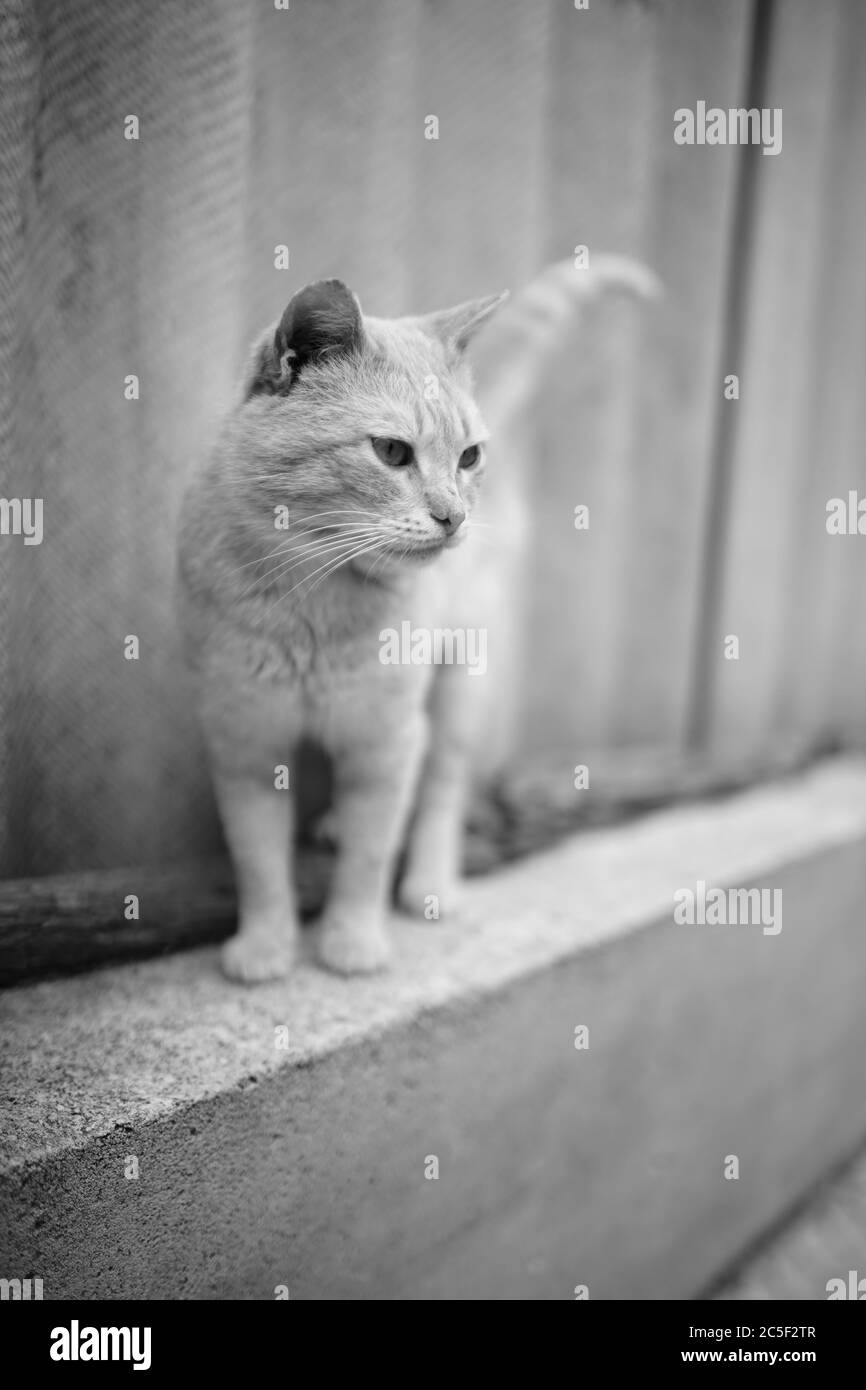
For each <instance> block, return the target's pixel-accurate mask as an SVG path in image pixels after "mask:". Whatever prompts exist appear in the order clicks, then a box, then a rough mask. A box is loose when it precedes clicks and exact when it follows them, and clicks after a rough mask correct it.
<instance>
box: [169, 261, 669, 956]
mask: <svg viewBox="0 0 866 1390" xmlns="http://www.w3.org/2000/svg"><path fill="white" fill-rule="evenodd" d="M608 285H624V286H626V287H629V288H631V289H634V290H637V291H638V292H643V293H649V292H651V291H652V285H651V280H650V277H649V276H648V274H647V273H646V272H644V271H642V270H641V269H640V268H639V267H637V266H634V265H633V264H632V263H630V262H628V261H625V260H621V259H619V258H612V257H607V258H604V260H603V261H599V262H598V264H597V266H596V267H594V268H593V270H592V271H591V272H590V271H587V270H577V269H575V268H574V267H573V266H572V265H571V264H570V263H562V264H559V265H556V266H552V267H550V268H549V269H548V270H547V271H545V272H544V273H543V274H542V275H541V276H540V277H539V278H538V279H537V280H536V281H534V282H533V283H532V284H531V285H530V286H529V287H528V289H527V290H525V291H524V292H523V293H522V294H521V295H519V296H517V298H516V299H515V300H513V301H512V302H511V303H509V304H508V305H507V306H506V307H505V308H501V307H500V306H501V305H502V303H503V300H504V299H505V297H506V296H504V295H499V296H493V297H491V298H486V299H479V300H474V301H471V302H469V303H466V304H461V305H459V306H458V307H457V308H454V309H448V310H444V311H441V312H438V313H433V314H429V315H426V316H422V317H417V318H402V319H392V320H384V319H375V318H370V317H367V316H366V315H362V313H361V308H360V305H359V304H358V301H357V299H356V298H355V296H354V295H353V294H352V293H351V292H350V291H349V290H348V289H347V288H346V286H345V285H344V284H342V283H341V282H340V281H339V280H323V281H319V282H317V283H315V284H312V285H308V286H307V287H306V288H305V289H302V290H301V291H300V292H299V293H298V294H296V295H295V296H294V298H293V299H292V300H291V302H290V303H289V305H288V306H287V308H286V310H285V312H284V313H283V316H282V318H281V319H280V321H279V323H278V324H277V325H275V326H274V327H272V328H270V329H269V330H268V332H267V333H266V334H265V335H264V336H263V337H262V339H261V340H260V342H259V343H258V345H257V346H256V348H255V350H254V353H253V358H252V363H251V367H250V369H249V371H248V373H247V375H246V378H245V381H244V384H243V389H242V393H241V400H240V402H239V404H238V405H237V407H236V409H235V410H234V411H233V412H232V414H231V415H230V416H229V418H228V420H227V421H226V423H225V426H224V428H223V431H222V433H221V436H220V438H219V441H218V443H217V446H216V448H215V450H214V451H213V453H212V455H211V457H210V458H209V459H208V460H207V461H206V462H205V463H204V465H203V467H202V468H201V469H200V470H199V471H198V473H197V475H196V476H195V477H194V479H193V481H192V484H191V486H190V488H189V491H188V493H187V496H186V499H185V502H184V507H183V514H182V521H181V533H180V577H181V582H180V606H181V618H182V624H183V629H184V632H185V636H186V641H187V650H188V653H189V658H190V661H191V664H192V667H193V669H194V671H195V673H196V683H197V690H198V701H199V708H200V715H201V720H202V726H203V730H204V735H205V741H206V744H207V748H208V751H209V756H210V760H211V767H212V774H213V782H214V787H215V791H216V797H217V802H218V806H219V811H220V815H221V818H222V823H223V826H224V829H225V834H226V839H227V841H228V846H229V850H230V852H231V856H232V860H233V863H234V868H235V874H236V879H237V889H238V903H239V921H238V930H237V934H236V935H235V936H234V937H233V938H232V939H231V940H230V941H228V942H227V943H226V945H225V947H224V949H223V956H222V960H223V967H224V970H225V972H226V973H227V974H228V975H229V976H230V977H232V978H233V979H237V980H242V981H246V982H250V983H251V982H255V981H264V980H270V979H274V978H277V977H280V976H282V975H284V974H285V973H286V972H287V971H288V970H289V968H290V966H291V963H292V960H293V957H294V954H295V951H296V948H297V940H298V928H297V918H296V908H295V898H294V889H293V883H292V868H291V862H290V861H291V849H292V838H293V811H292V797H291V794H290V792H289V791H287V790H285V789H284V787H283V786H282V782H281V779H280V777H279V775H278V772H277V769H278V768H280V767H281V766H284V765H287V764H288V763H289V759H290V755H291V751H292V749H293V747H294V746H295V745H296V744H297V742H298V741H299V740H300V739H301V738H302V737H305V738H312V739H313V740H315V741H316V742H318V743H319V744H320V745H321V746H323V747H324V749H325V750H326V751H327V752H328V753H329V754H330V756H331V758H332V761H333V766H334V788H335V802H336V805H335V813H336V829H337V840H338V845H339V855H338V860H337V866H336V870H335V877H334V882H333V886H332V891H331V895H330V899H329V902H328V904H327V907H326V909H325V913H324V916H323V919H322V922H321V924H320V926H319V931H318V943H317V945H318V956H319V959H320V960H321V962H322V963H323V964H324V965H326V966H328V967H329V968H330V969H332V970H336V971H339V972H342V973H347V974H348V973H354V972H366V971H374V970H378V969H380V968H381V967H383V966H384V965H385V964H386V963H387V960H388V954H389V941H388V936H387V933H386V930H385V919H386V916H387V911H388V906H389V899H390V892H391V887H392V880H393V875H394V870H395V863H396V859H397V856H398V853H399V851H400V848H401V846H402V845H403V844H404V843H405V845H406V867H405V872H404V874H403V878H402V882H401V884H400V885H399V890H398V896H399V902H400V904H401V905H402V907H403V908H404V909H405V910H406V911H408V912H410V913H412V914H414V915H416V916H417V917H419V918H422V919H423V917H424V916H425V906H427V905H429V904H431V903H435V904H436V911H437V912H438V913H439V914H445V913H448V912H451V911H452V910H453V908H454V902H455V899H456V893H457V888H458V881H459V870H460V845H461V829H462V821H463V814H464V807H465V804H466V799H467V794H468V789H469V785H470V779H471V776H472V773H473V768H474V767H477V765H478V764H479V754H480V755H481V760H482V761H483V759H484V757H485V756H486V758H487V761H488V762H491V761H492V760H494V759H495V758H496V757H497V756H499V755H500V753H501V751H502V750H503V749H504V747H505V746H506V745H507V738H508V727H507V726H508V719H509V716H510V714H511V712H512V710H513V700H512V698H511V692H513V688H514V682H515V680H516V677H517V672H518V669H519V653H518V650H517V644H516V641H515V632H514V629H515V626H516V624H515V618H516V615H517V612H518V609H519V582H518V574H519V565H520V556H521V553H522V549H523V541H524V534H525V528H524V522H525V508H524V506H523V505H522V501H521V495H520V488H519V481H518V479H519V471H518V469H517V468H516V466H515V463H514V461H513V460H510V459H509V458H508V453H509V443H508V432H507V429H506V426H507V425H508V424H509V422H510V421H511V420H513V419H514V418H516V417H517V414H518V412H519V410H520V408H521V406H522V404H523V403H524V402H525V400H526V398H527V396H528V395H529V394H530V393H531V391H532V390H533V389H534V386H535V385H536V383H537V382H538V380H539V379H540V377H541V376H542V374H543V371H544V366H545V364H546V362H547V361H548V360H549V357H550V355H551V354H552V353H553V352H555V351H556V348H557V347H558V345H559V343H560V342H561V339H562V337H563V335H564V332H565V330H566V328H567V327H568V325H569V322H570V319H571V316H572V313H573V311H574V309H575V306H576V305H578V304H579V303H580V302H581V301H582V300H583V299H584V298H585V297H586V295H587V294H591V293H594V292H596V291H598V290H600V289H604V288H605V287H607V286H608ZM493 315H496V318H495V320H494V322H493V323H491V325H490V327H489V328H487V329H482V326H483V325H484V324H485V323H486V321H487V320H488V319H490V318H491V316H493ZM476 333H478V334H479V339H478V342H477V344H476V345H475V353H476V363H475V365H476V368H477V369H478V373H479V376H480V379H481V390H480V394H481V396H482V398H483V399H484V401H485V414H486V415H487V417H488V420H489V422H490V424H491V426H493V427H495V429H496V430H497V431H499V432H500V434H499V437H498V438H496V439H495V440H494V441H493V446H492V449H493V456H491V458H490V460H489V462H488V439H489V432H488V425H487V424H486V423H485V418H484V416H483V415H482V412H481V409H480V407H479V404H478V403H477V400H476V396H475V394H474V393H473V387H472V381H471V377H470V369H469V365H468V353H467V349H468V348H469V344H470V341H471V340H472V339H473V337H474V336H475V335H476ZM496 454H498V457H497V456H496ZM488 474H489V477H486V476H485V475H488ZM481 496H483V499H484V505H483V507H482V506H480V505H479V498H480V497H481ZM478 517H483V521H484V523H486V527H487V529H485V530H482V531H477V532H476V529H475V528H476V520H477V518H478ZM286 519H288V525H287V529H278V527H279V526H280V525H285V523H286ZM474 532H475V534H473V533H474ZM406 624H409V627H406V626H405V625H406ZM443 631H444V634H445V635H444V639H443V642H442V643H440V647H441V650H440V652H439V654H440V656H441V655H443V654H444V655H445V661H440V662H439V663H438V664H437V663H436V662H435V661H434V660H430V659H429V658H427V657H425V652H429V651H430V650H433V651H436V650H437V648H436V645H435V641H434V643H433V645H432V647H431V643H430V641H427V642H426V644H425V642H424V641H423V640H420V639H419V640H420V645H419V646H418V647H417V648H416V649H415V650H416V659H414V660H413V659H411V650H409V659H407V645H406V641H405V640H403V641H402V645H401V643H400V642H398V643H397V645H396V646H395V645H394V637H393V634H403V635H404V638H405V634H407V633H411V634H412V636H413V640H414V638H415V635H416V634H421V635H422V638H423V635H424V634H426V635H427V636H428V638H429V637H430V635H431V634H435V633H437V632H440V633H442V632H443ZM461 634H462V638H461ZM464 639H465V641H464ZM473 639H474V640H473ZM482 639H483V640H482ZM482 648H483V651H484V657H485V661H484V665H483V666H482V664H481V663H480V662H479V661H478V660H477V657H478V655H479V653H480V652H481V650H482ZM464 649H465V652H474V654H475V658H476V660H475V664H474V666H473V665H470V664H469V662H468V660H467V661H465V662H464V664H462V665H461V664H457V663H456V662H455V661H453V660H452V661H451V662H450V663H448V664H446V662H448V656H449V655H450V656H451V657H453V656H454V655H455V654H456V655H457V656H458V657H459V656H460V654H461V651H464ZM389 651H390V656H389V655H388V653H389ZM418 651H420V653H421V659H420V660H419V659H417V654H418ZM395 653H396V659H395ZM401 657H402V659H400V658H401ZM473 677H474V678H473ZM407 834H408V838H406V836H407ZM427 915H431V914H429V913H428V914H427Z"/></svg>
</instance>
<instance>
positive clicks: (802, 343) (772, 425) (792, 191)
mask: <svg viewBox="0 0 866 1390" xmlns="http://www.w3.org/2000/svg"><path fill="white" fill-rule="evenodd" d="M846 15H847V16H848V20H849V22H848V24H846ZM851 22H852V21H851V11H850V9H848V7H846V6H845V5H844V4H843V3H840V0H832V2H831V3H828V4H825V5H822V6H821V7H820V9H818V8H817V7H816V6H814V5H811V4H809V3H808V0H789V3H786V4H781V5H776V6H775V7H774V11H773V25H772V30H771V34H770V52H769V66H768V70H767V74H766V85H765V90H764V92H763V95H762V97H761V104H762V105H764V106H766V107H769V108H781V110H782V112H783V145H782V151H781V153H779V154H777V155H773V156H764V155H762V154H758V153H757V152H756V153H755V155H754V158H755V159H756V161H757V165H758V168H757V170H756V179H755V185H754V209H753V213H754V218H755V224H754V232H753V238H754V239H753V254H752V257H751V264H750V265H749V266H747V267H745V266H744V267H741V268H740V273H741V275H747V276H748V280H747V284H746V287H745V292H746V303H747V320H746V333H745V340H744V343H743V349H742V358H741V361H740V363H738V364H737V365H736V366H732V367H731V370H734V371H737V372H738V373H739V375H740V400H739V401H737V402H731V409H732V410H733V411H735V412H736V419H735V434H734V439H735V449H734V457H733V472H732V485H731V493H730V516H729V520H728V534H727V543H726V546H725V572H724V575H723V583H722V589H721V602H720V608H719V613H718V616H717V620H716V622H715V632H714V634H713V641H714V648H715V651H716V653H717V660H716V663H715V666H714V684H713V691H712V706H713V717H712V721H711V731H712V737H713V740H714V741H715V743H716V744H717V745H718V746H719V747H722V748H724V747H728V746H733V747H736V748H737V749H739V750H741V751H744V750H745V751H751V750H754V751H757V750H758V749H760V748H762V747H764V746H765V745H767V744H771V743H773V742H774V741H775V740H776V739H777V738H778V737H779V735H780V734H782V733H787V734H790V735H796V736H797V737H807V736H808V734H809V732H810V731H811V730H812V729H816V728H818V727H820V726H821V725H822V724H823V723H824V722H825V716H826V714H827V713H829V709H827V708H826V707H825V712H824V715H822V714H821V713H820V712H819V708H818V707H817V706H816V699H818V700H821V701H824V700H825V699H826V695H827V694H828V693H829V691H828V687H827V685H826V684H825V680H826V678H827V676H828V675H829V673H830V671H831V670H832V662H831V661H829V660H828V657H829V656H830V652H829V650H828V644H827V642H826V641H825V637H824V634H825V633H828V632H829V631H830V630H831V629H832V627H833V624H834V621H835V618H834V612H833V610H834V608H836V609H837V611H838V601H839V600H838V597H837V598H836V599H835V600H834V598H833V594H834V589H836V586H837V585H840V583H842V582H843V581H842V580H841V575H840V574H839V573H838V572H837V570H836V567H837V565H838V564H839V563H840V562H841V559H842V554H841V550H840V549H839V548H840V547H842V546H844V545H845V544H846V542H845V540H843V539H840V538H830V537H827V535H826V532H825V531H824V523H825V519H826V516H825V511H824V501H825V499H826V498H827V497H828V496H830V495H832V492H833V487H834V486H835V485H836V483H835V482H834V479H836V480H838V484H839V485H841V481H842V478H843V476H850V472H851V469H852V468H853V470H854V473H855V475H856V477H857V478H859V479H860V480H861V481H862V478H863V470H862V461H861V462H857V461H856V458H855V453H856V450H857V444H856V431H855V430H852V429H851V427H850V426H844V425H843V422H842V420H841V419H839V418H838V417H837V416H836V415H835V411H836V409H841V410H842V411H843V413H844V412H847V411H848V409H849V408H850V405H851V401H852V398H853V396H854V395H855V393H856V392H857V381H858V375H857V372H858V369H857V368H856V367H855V366H854V364H853V363H851V362H846V361H845V360H844V357H845V349H844V338H845V337H847V338H848V341H849V342H851V343H852V344H853V342H854V339H856V338H857V337H858V334H859V327H858V325H857V324H856V323H854V322H853V321H851V320H850V319H849V313H850V312H851V308H852V306H851V305H846V304H845V303H844V295H845V293H846V292H847V289H848V288H850V289H851V291H852V292H856V286H857V285H858V284H859V285H861V286H862V275H861V273H860V271H859V269H856V270H854V271H853V277H852V278H851V279H850V280H849V282H848V284H847V285H846V284H845V281H844V276H845V274H846V269H845V268H843V266H842V265H835V266H834V264H833V260H834V257H835V256H837V255H838V256H840V257H843V258H845V260H847V262H848V268H847V269H848V273H849V274H850V272H851V270H852V267H851V264H850V258H851V253H852V250H853V245H852V242H851V239H850V232H851V228H849V227H846V226H845V225H844V218H846V217H847V216H848V215H850V213H852V212H853V213H855V215H856V212H857V207H858V205H859V206H860V207H862V172H861V174H860V176H859V182H860V190H861V191H859V192H857V193H855V195H854V200H853V201H852V199H851V198H849V197H848V196H847V195H845V194H844V190H843V187H842V185H843V184H844V182H845V181H846V180H849V179H853V180H855V182H856V181H857V175H856V173H855V170H854V168H849V169H847V170H846V169H845V168H844V167H843V166H842V163H841V161H840V158H839V156H840V153H841V150H842V149H843V148H844V147H845V145H844V142H845V140H846V138H847V136H846V132H845V131H844V128H843V123H844V121H846V120H848V119H849V118H850V117H853V116H854V114H855V111H859V112H860V114H859V115H858V116H857V119H858V120H859V121H860V122H862V103H858V102H856V101H854V100H853V94H852V90H851V83H852V81H856V80H857V79H856V78H855V76H854V74H853V73H852V72H851V71H850V70H849V71H848V72H847V74H846V76H845V82H846V84H847V88H848V90H847V95H846V97H845V100H844V101H843V100H841V97H842V93H841V92H840V89H839V86H838V79H839V76H840V71H841V70H840V61H842V59H843V55H844V53H845V48H846V45H847V44H848V43H849V42H850V41H851V39H852V38H853V37H854V35H853V34H852V31H851V28H850V23H851ZM859 80H860V82H861V85H862V74H861V76H860V79H859ZM846 103H847V106H846ZM846 110H847V115H843V112H845V111H846ZM864 133H866V132H864V127H863V125H862V124H861V125H860V127H859V129H857V130H856V131H854V130H851V131H850V135H851V138H852V141H853V148H852V151H851V152H853V151H854V150H856V149H858V148H859V149H862V142H863V138H864ZM840 198H842V199H843V201H842V202H840ZM860 254H861V255H862V253H860ZM840 274H841V275H842V276H843V279H842V280H841V281H840V282H838V283H839V288H838V290H837V291H834V290H833V288H832V283H833V280H834V279H835V277H836V276H838V275H840ZM828 296H829V297H828ZM839 296H842V297H841V298H840V297H839ZM859 312H860V314H862V312H863V310H862V306H861V308H860V311H859ZM840 325H841V327H842V333H843V338H842V339H840V338H838V337H836V328H837V327H838V326H840ZM852 335H853V336H852ZM860 343H861V347H860V349H858V351H859V352H861V353H862V337H861V338H860ZM859 373H860V380H862V357H861V365H860V367H859ZM828 393H829V394H828ZM840 395H843V396H844V398H845V399H844V401H842V400H840ZM840 427H841V428H842V433H843V434H844V433H845V430H846V429H847V431H848V439H847V442H844V443H843V439H842V437H840ZM852 436H853V437H852ZM828 448H833V449H836V448H844V450H845V453H846V454H847V455H848V457H847V458H846V459H845V460H844V462H843V461H842V460H841V459H840V458H836V459H831V458H829V457H828V455H827V449H828ZM859 453H860V455H861V460H862V445H860V447H859ZM853 485H854V484H853V483H852V486H853ZM834 546H835V547H836V550H835V551H834V549H833V547H834ZM827 605H829V606H827ZM726 636H735V637H737V638H738V641H739V658H738V659H736V660H726V659H725V657H724V655H723V642H724V638H725V637H726ZM801 682H802V685H800V683H801ZM816 682H817V686H818V690H821V689H823V691H824V693H823V694H820V695H819V694H818V691H817V690H816ZM798 686H800V688H799V689H798V688H797V687H798Z"/></svg>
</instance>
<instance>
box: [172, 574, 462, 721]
mask: <svg viewBox="0 0 866 1390" xmlns="http://www.w3.org/2000/svg"><path fill="white" fill-rule="evenodd" d="M448 558H450V557H442V559H448ZM453 585H454V575H453V573H452V571H451V568H450V566H448V565H447V563H446V564H444V565H443V564H442V561H441V560H440V561H439V562H437V564H435V565H431V566H429V567H423V568H419V569H417V570H414V571H410V572H408V573H405V574H403V575H402V576H401V577H400V582H399V583H397V584H395V583H393V581H392V582H391V583H385V582H381V581H377V580H376V578H375V576H374V577H371V578H365V576H363V575H360V574H354V573H352V572H351V571H348V570H344V571H341V572H340V573H339V574H337V575H334V576H332V577H331V578H330V579H329V580H328V582H327V583H326V584H323V585H321V586H320V587H319V588H318V589H315V590H313V591H312V592H311V593H308V594H306V595H304V597H303V598H302V599H300V600H298V599H294V601H293V596H291V595H287V594H285V593H281V592H280V591H279V590H278V591H276V592H274V591H272V590H269V591H267V592H265V593H264V594H261V595H259V594H252V595H249V594H248V595H246V596H244V597H240V598H239V597H238V596H235V598H234V601H233V602H229V601H228V597H229V596H228V595H224V599H225V600H226V601H225V602H224V603H220V602H217V604H214V603H213V597H212V594H211V599H210V601H209V602H207V603H206V604H205V605H204V606H201V605H199V604H198V603H196V602H195V599H194V598H193V599H192V600H191V602H190V603H189V607H188V620H187V628H188V629H189V628H190V626H191V627H192V628H193V629H194V630H195V633H196V636H197V642H196V644H195V645H196V648H197V659H196V662H195V664H196V666H197V667H198V668H199V670H200V671H201V672H202V674H203V675H204V676H205V679H206V680H207V681H208V682H216V683H217V684H219V685H221V686H223V687H224V688H228V687H231V688H233V689H234V690H235V691H236V692H237V693H238V695H239V696H240V697H241V698H242V696H243V692H244V690H246V691H247V692H248V693H249V694H250V696H253V695H254V694H255V693H257V692H260V691H261V690H263V689H267V690H269V691H272V692H273V693H274V694H275V695H277V696H278V697H279V698H284V699H285V700H286V702H287V703H288V704H289V705H290V706H291V708H292V710H293V714H294V722H295V723H296V726H297V730H298V732H303V733H304V734H306V735H309V736H311V737H316V738H320V739H321V740H322V741H323V742H324V743H325V744H328V743H329V742H331V741H332V737H339V736H340V733H341V731H343V730H344V729H346V728H347V727H352V726H354V725H355V723H356V722H357V721H364V720H374V721H375V720H379V719H382V718H386V717H393V716H394V715H396V714H399V713H401V712H408V711H409V710H411V709H412V708H413V707H415V706H417V705H419V704H420V703H423V701H424V699H425V697H426V692H427V689H428V687H429V684H430V681H431V678H432V674H433V672H432V670H431V668H430V666H429V665H428V666H425V665H423V664H420V665H419V664H415V663H413V662H412V661H408V660H407V661H405V662H397V663H394V662H393V661H390V660H388V659H386V653H387V649H388V634H389V632H393V631H400V630H401V628H402V626H403V625H404V624H406V623H408V624H409V625H410V626H411V628H412V629H425V630H430V629H431V628H433V627H436V626H439V625H441V624H447V622H448V614H449V611H450V609H451V608H452V603H453Z"/></svg>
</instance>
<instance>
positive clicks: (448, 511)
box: [430, 502, 466, 536]
mask: <svg viewBox="0 0 866 1390" xmlns="http://www.w3.org/2000/svg"><path fill="white" fill-rule="evenodd" d="M430 515H431V516H432V518H433V520H434V521H438V523H439V525H440V526H441V527H442V529H443V530H444V531H445V533H446V535H449V536H453V535H454V532H455V531H459V530H460V527H461V526H462V525H463V523H464V521H465V520H466V513H465V511H464V510H463V508H462V507H461V506H460V505H459V503H454V504H453V505H452V504H448V503H445V502H440V503H439V505H438V506H437V507H431V509H430Z"/></svg>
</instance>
